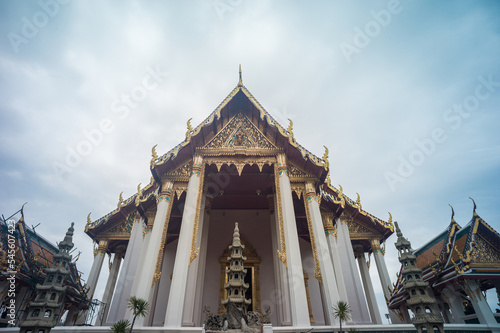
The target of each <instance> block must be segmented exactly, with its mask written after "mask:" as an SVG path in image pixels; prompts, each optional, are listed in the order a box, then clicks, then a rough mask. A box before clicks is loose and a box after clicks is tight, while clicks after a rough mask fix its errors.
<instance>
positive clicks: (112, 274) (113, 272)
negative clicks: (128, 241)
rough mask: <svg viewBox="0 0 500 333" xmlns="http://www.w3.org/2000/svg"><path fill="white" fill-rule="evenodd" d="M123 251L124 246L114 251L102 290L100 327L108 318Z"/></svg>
mask: <svg viewBox="0 0 500 333" xmlns="http://www.w3.org/2000/svg"><path fill="white" fill-rule="evenodd" d="M125 250H126V248H125V245H119V246H118V247H117V248H116V249H115V257H114V258H113V264H112V265H111V267H110V268H109V275H108V281H107V282H106V288H105V289H104V294H103V295H102V300H103V302H104V303H105V304H106V305H105V308H104V313H103V315H102V317H101V322H100V323H99V324H100V325H101V326H102V325H103V323H105V322H106V318H107V316H108V312H109V308H110V306H111V299H112V297H113V291H114V290H115V285H116V279H117V278H118V271H119V270H120V264H121V262H122V259H123V256H124V254H125Z"/></svg>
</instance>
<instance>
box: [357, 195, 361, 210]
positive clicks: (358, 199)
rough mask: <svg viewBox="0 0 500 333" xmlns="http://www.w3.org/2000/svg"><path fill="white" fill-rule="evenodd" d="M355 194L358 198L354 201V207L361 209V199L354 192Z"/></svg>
mask: <svg viewBox="0 0 500 333" xmlns="http://www.w3.org/2000/svg"><path fill="white" fill-rule="evenodd" d="M356 194H357V195H358V198H357V199H356V206H358V207H361V198H360V197H359V193H358V192H356Z"/></svg>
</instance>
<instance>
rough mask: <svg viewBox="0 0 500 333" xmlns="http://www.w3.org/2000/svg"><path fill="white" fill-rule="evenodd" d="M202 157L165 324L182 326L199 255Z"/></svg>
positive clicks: (191, 187) (191, 191) (197, 165)
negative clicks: (192, 269)
mask: <svg viewBox="0 0 500 333" xmlns="http://www.w3.org/2000/svg"><path fill="white" fill-rule="evenodd" d="M203 163H204V162H203V158H202V157H201V156H198V155H195V156H194V158H193V169H192V171H191V176H190V177H189V182H188V189H187V193H186V202H185V205H184V210H183V212H182V222H181V231H180V234H179V242H178V245H177V253H176V255H175V262H174V272H173V276H172V285H171V287H170V294H169V296H168V304H167V313H166V315H165V327H181V325H182V318H183V317H182V314H183V310H184V304H185V301H186V298H185V296H186V287H187V279H188V271H189V266H190V265H191V263H192V260H194V259H195V258H196V257H197V256H198V252H199V249H198V248H196V244H197V240H196V238H197V234H198V222H199V218H200V210H201V198H202V195H203V190H202V189H203V181H202V178H204V172H205V168H204V164H203Z"/></svg>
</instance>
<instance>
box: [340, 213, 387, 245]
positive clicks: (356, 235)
mask: <svg viewBox="0 0 500 333" xmlns="http://www.w3.org/2000/svg"><path fill="white" fill-rule="evenodd" d="M342 220H343V222H344V223H345V224H347V228H348V229H349V235H350V237H351V239H360V238H365V237H367V236H368V237H373V236H378V235H379V233H378V232H376V231H374V230H372V229H370V228H368V227H367V226H365V225H363V224H361V223H358V222H356V221H355V219H354V217H353V216H352V215H350V214H347V213H345V212H344V213H343V217H342Z"/></svg>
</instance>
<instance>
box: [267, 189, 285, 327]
mask: <svg viewBox="0 0 500 333" xmlns="http://www.w3.org/2000/svg"><path fill="white" fill-rule="evenodd" d="M267 199H268V201H269V212H270V221H271V223H270V224H271V243H272V249H273V252H272V253H273V255H272V258H273V265H274V285H275V291H274V293H273V294H271V295H269V297H270V300H271V302H273V303H275V304H276V314H277V316H276V319H277V320H278V325H277V326H291V325H292V319H291V317H290V294H289V292H288V279H287V275H286V267H285V265H284V264H283V263H282V262H281V261H280V259H279V257H278V255H277V253H278V251H279V250H280V245H281V244H280V238H279V233H280V231H279V226H278V223H279V222H278V214H276V210H275V207H276V196H275V195H268V196H267ZM262 310H263V311H264V310H265V309H262ZM271 311H272V309H271ZM271 313H272V312H271Z"/></svg>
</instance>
